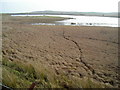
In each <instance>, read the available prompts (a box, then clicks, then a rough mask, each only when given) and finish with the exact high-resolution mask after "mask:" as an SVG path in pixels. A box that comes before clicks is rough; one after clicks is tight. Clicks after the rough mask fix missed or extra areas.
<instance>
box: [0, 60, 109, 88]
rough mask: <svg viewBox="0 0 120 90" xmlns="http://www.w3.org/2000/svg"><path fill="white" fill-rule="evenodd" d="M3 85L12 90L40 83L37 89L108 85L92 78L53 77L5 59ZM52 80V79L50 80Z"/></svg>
mask: <svg viewBox="0 0 120 90" xmlns="http://www.w3.org/2000/svg"><path fill="white" fill-rule="evenodd" d="M2 65H3V84H5V85H6V86H9V87H11V88H29V87H30V85H31V84H32V83H33V82H35V81H38V82H39V83H38V84H37V86H36V88H66V89H67V88H105V87H107V86H106V85H103V84H100V83H95V82H93V81H92V80H91V79H90V78H88V79H80V78H75V77H72V76H71V77H68V76H66V75H64V74H60V75H51V73H49V72H47V70H45V71H46V73H45V72H44V71H40V70H38V69H40V68H35V67H34V66H33V65H32V64H28V63H24V62H20V61H10V60H7V59H3V61H2ZM50 78H52V79H50Z"/></svg>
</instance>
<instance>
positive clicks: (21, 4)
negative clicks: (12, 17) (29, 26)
mask: <svg viewBox="0 0 120 90" xmlns="http://www.w3.org/2000/svg"><path fill="white" fill-rule="evenodd" d="M118 1H120V0H0V8H1V9H0V12H31V11H43V10H54V11H80V12H117V11H118Z"/></svg>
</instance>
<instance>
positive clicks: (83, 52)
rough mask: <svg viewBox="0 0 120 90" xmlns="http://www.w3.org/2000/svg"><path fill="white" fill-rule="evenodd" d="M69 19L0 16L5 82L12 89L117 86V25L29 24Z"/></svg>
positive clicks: (118, 68) (119, 68)
mask: <svg viewBox="0 0 120 90" xmlns="http://www.w3.org/2000/svg"><path fill="white" fill-rule="evenodd" d="M64 19H69V18H61V17H60V18H59V17H48V16H47V17H46V16H42V17H41V16H40V17H12V16H10V15H4V14H3V16H2V20H3V21H2V44H3V45H2V54H3V55H2V56H3V60H2V74H3V81H2V82H3V84H4V85H6V86H8V87H11V88H29V87H30V85H31V84H32V83H33V82H35V81H37V82H38V84H37V85H36V88H66V89H68V88H117V87H118V86H119V84H120V83H119V80H120V79H119V78H118V76H119V75H118V74H117V73H118V71H119V70H120V67H119V66H118V64H117V63H118V58H117V57H118V54H117V53H118V52H117V50H118V47H117V46H118V29H117V28H115V27H89V26H87V27H86V26H47V25H38V26H34V25H29V24H25V23H31V22H32V23H34V22H41V23H42V22H44V23H48V22H53V21H59V20H64Z"/></svg>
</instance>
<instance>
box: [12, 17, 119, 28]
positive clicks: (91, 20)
mask: <svg viewBox="0 0 120 90" xmlns="http://www.w3.org/2000/svg"><path fill="white" fill-rule="evenodd" d="M12 16H43V15H12ZM46 16H59V17H70V18H73V19H67V20H63V21H56V22H54V23H32V25H72V26H107V27H118V18H113V17H97V16H73V15H46Z"/></svg>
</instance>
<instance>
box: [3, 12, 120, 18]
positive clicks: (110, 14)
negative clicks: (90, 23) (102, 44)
mask: <svg viewBox="0 0 120 90" xmlns="http://www.w3.org/2000/svg"><path fill="white" fill-rule="evenodd" d="M3 14H9V15H19V14H20V15H21V14H22V15H26V14H27V15H40V14H42V15H75V16H98V17H115V18H120V16H119V15H118V13H117V12H114V13H112V12H110V13H102V12H101V13H100V12H62V11H36V12H28V13H27V12H26V13H3Z"/></svg>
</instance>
